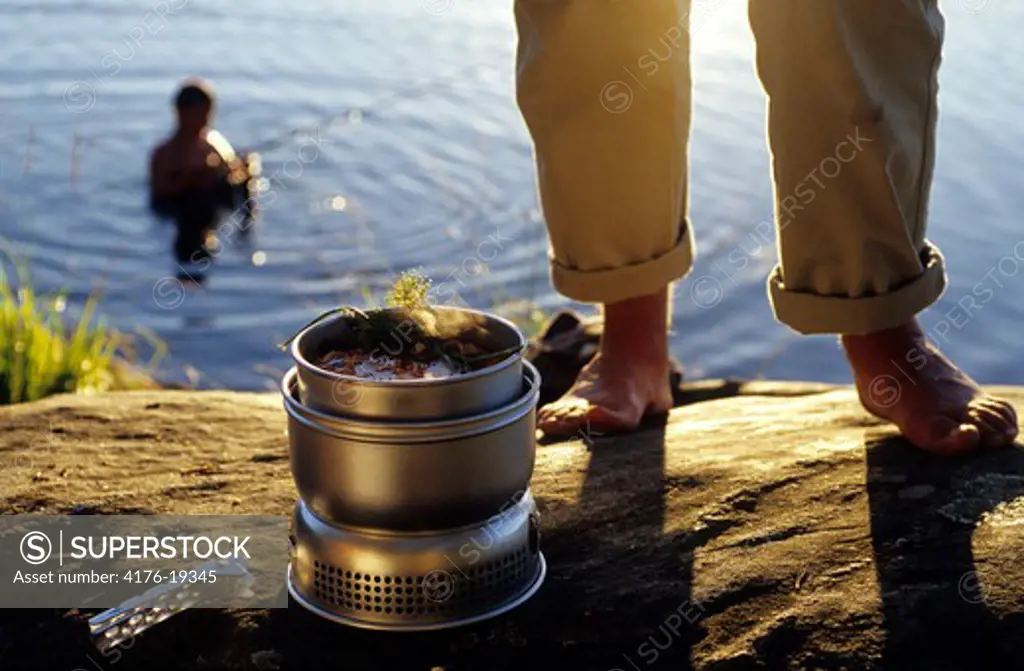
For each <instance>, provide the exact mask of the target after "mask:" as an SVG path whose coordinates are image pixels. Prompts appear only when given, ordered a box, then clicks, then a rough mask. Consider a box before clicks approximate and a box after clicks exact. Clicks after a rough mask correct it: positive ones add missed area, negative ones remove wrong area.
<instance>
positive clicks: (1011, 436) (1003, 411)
mask: <svg viewBox="0 0 1024 671" xmlns="http://www.w3.org/2000/svg"><path fill="white" fill-rule="evenodd" d="M980 405H982V406H984V407H985V408H987V409H988V410H990V411H991V412H995V413H998V415H999V416H1000V417H1001V418H1002V422H1001V423H1000V428H1001V429H1002V432H1003V435H1005V436H1006V438H1007V440H1008V442H1010V443H1012V442H1013V441H1014V440H1016V438H1017V411H1016V410H1015V409H1014V407H1013V406H1012V405H1010V404H1009V403H1007V402H1006V401H1004V400H1002V399H1000V398H991V397H989V398H985V399H982V401H981V402H980Z"/></svg>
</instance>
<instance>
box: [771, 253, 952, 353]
mask: <svg viewBox="0 0 1024 671" xmlns="http://www.w3.org/2000/svg"><path fill="white" fill-rule="evenodd" d="M921 257H922V262H923V263H924V272H922V273H921V274H920V275H918V276H917V277H916V278H914V279H913V280H911V281H910V282H908V283H906V284H904V285H903V286H901V287H900V288H898V289H895V290H893V291H890V292H889V293H886V294H882V295H879V296H868V297H864V298H844V297H840V296H820V295H817V294H814V293H809V292H803V291H791V290H789V289H787V288H786V286H785V284H784V283H783V281H782V269H781V268H780V267H779V266H776V267H775V269H774V270H773V271H772V274H771V277H769V278H768V292H769V295H770V296H771V301H772V307H773V309H774V310H775V317H776V319H778V320H779V321H780V322H782V323H783V324H785V325H787V326H789V327H790V328H792V329H794V330H795V331H798V332H800V333H803V334H808V335H810V334H823V333H840V334H846V335H863V334H867V333H874V332H876V331H883V330H885V329H890V328H895V327H897V326H900V325H902V324H906V323H907V322H909V321H910V320H912V319H913V318H914V317H915V316H916V315H917V314H918V313H919V312H921V311H922V310H924V309H925V308H927V307H928V306H930V305H931V304H932V303H934V302H935V301H937V300H938V299H939V297H940V296H941V295H942V292H943V291H945V289H946V271H945V264H944V262H943V259H942V255H941V254H940V253H939V250H938V248H936V247H935V246H934V245H931V244H930V243H927V242H926V243H925V249H924V251H923V252H922V253H921Z"/></svg>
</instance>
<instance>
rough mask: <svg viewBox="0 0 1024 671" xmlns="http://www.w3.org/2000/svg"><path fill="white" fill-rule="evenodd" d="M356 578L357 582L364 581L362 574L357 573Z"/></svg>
mask: <svg viewBox="0 0 1024 671" xmlns="http://www.w3.org/2000/svg"><path fill="white" fill-rule="evenodd" d="M354 577H355V579H356V580H362V579H363V574H362V573H357V574H355V576H354Z"/></svg>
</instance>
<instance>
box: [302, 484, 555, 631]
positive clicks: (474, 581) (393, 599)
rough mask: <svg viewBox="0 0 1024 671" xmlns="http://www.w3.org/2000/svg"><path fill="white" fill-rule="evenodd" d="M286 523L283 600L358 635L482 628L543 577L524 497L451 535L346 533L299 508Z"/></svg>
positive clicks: (529, 502) (530, 506)
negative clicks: (289, 540) (286, 596)
mask: <svg viewBox="0 0 1024 671" xmlns="http://www.w3.org/2000/svg"><path fill="white" fill-rule="evenodd" d="M293 524H294V526H293V529H294V548H293V553H292V564H291V567H290V568H289V572H288V589H289V591H290V592H291V594H292V597H294V598H295V600H296V601H298V602H299V603H300V604H302V605H303V606H304V607H306V608H307V609H309V610H311V611H312V612H314V613H316V614H317V615H320V616H321V617H325V618H327V619H330V620H334V621H335V622H340V623H342V624H349V625H353V626H357V627H363V628H369V629H386V630H405V631H417V630H429V629H443V628H448V627H457V626H460V625H464V624H470V623H472V622H477V621H480V620H484V619H487V618H490V617H494V616H496V615H500V614H502V613H505V612H506V611H509V610H511V609H512V608H515V607H516V606H518V605H520V604H521V603H523V602H525V601H526V600H527V599H529V598H530V597H531V596H533V594H534V593H535V592H536V591H537V590H538V589H539V588H540V585H541V583H542V582H543V580H544V575H545V572H546V566H545V563H544V557H543V555H541V553H540V547H539V543H540V534H539V529H538V526H537V515H536V508H535V505H534V502H533V497H532V496H531V495H530V494H529V492H527V493H525V494H524V495H523V496H522V497H521V498H520V500H519V501H517V502H515V504H513V505H511V506H510V507H509V508H507V509H506V510H505V511H502V512H501V513H499V514H497V515H495V516H494V517H492V518H491V519H489V520H487V521H486V522H484V523H482V524H479V525H470V526H466V527H461V528H457V529H446V530H441V531H430V532H413V533H408V532H403V533H392V532H388V531H384V530H379V529H356V528H346V527H342V526H339V525H337V524H330V523H328V522H326V521H324V520H322V519H320V518H318V517H317V516H316V515H314V514H313V513H312V512H311V511H310V509H309V508H308V507H307V506H306V505H305V504H304V503H303V502H301V501H300V502H299V503H298V504H297V505H296V506H295V514H294V518H293Z"/></svg>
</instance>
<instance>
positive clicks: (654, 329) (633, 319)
mask: <svg viewBox="0 0 1024 671" xmlns="http://www.w3.org/2000/svg"><path fill="white" fill-rule="evenodd" d="M667 319H668V289H667V288H666V289H664V290H662V291H660V292H658V293H657V294H653V295H650V296H642V297H640V298H633V299H630V300H626V301H622V302H620V303H612V304H609V305H606V306H605V310H604V332H603V333H602V335H601V346H600V350H599V351H598V353H597V355H596V356H595V357H594V359H593V360H592V361H591V362H590V363H589V364H587V366H586V367H585V368H584V369H583V370H582V371H581V372H580V374H579V377H577V378H576V384H574V385H573V387H572V388H571V389H570V390H569V391H568V392H566V394H565V396H563V397H562V398H560V399H558V400H557V401H555V402H554V403H551V404H549V405H546V406H544V407H543V408H541V410H540V412H539V413H538V416H537V425H538V427H539V428H540V429H541V430H542V431H544V433H546V434H548V435H550V436H573V435H576V434H577V433H579V432H580V431H587V432H589V431H591V430H593V431H598V432H615V431H629V430H632V429H635V428H636V427H637V426H639V424H640V421H641V420H642V419H643V418H644V416H645V415H649V414H651V415H653V414H664V413H666V412H668V411H669V409H671V407H672V389H671V388H670V386H669V361H668V333H667V328H668V325H667Z"/></svg>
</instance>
